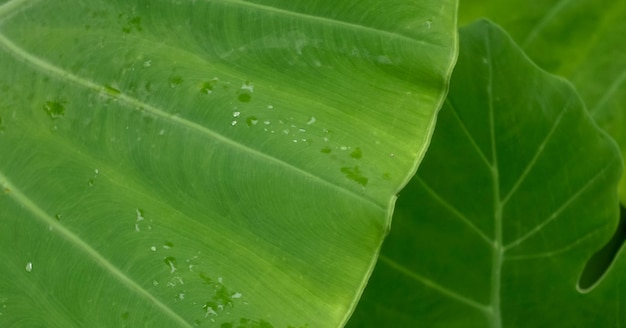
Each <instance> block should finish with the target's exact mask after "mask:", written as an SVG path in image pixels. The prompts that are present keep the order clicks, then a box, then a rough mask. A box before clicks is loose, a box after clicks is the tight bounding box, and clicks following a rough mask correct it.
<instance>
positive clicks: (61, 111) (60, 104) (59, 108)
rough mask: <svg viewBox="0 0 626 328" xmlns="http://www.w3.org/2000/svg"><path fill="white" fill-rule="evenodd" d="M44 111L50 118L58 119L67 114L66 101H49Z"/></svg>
mask: <svg viewBox="0 0 626 328" xmlns="http://www.w3.org/2000/svg"><path fill="white" fill-rule="evenodd" d="M43 109H44V111H45V112H46V114H48V116H50V118H52V119H56V118H59V117H63V116H65V102H64V101H60V100H57V101H47V102H46V104H45V105H44V106H43Z"/></svg>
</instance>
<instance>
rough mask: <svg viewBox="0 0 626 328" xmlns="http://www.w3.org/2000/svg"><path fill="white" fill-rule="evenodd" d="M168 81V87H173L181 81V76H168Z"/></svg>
mask: <svg viewBox="0 0 626 328" xmlns="http://www.w3.org/2000/svg"><path fill="white" fill-rule="evenodd" d="M168 82H169V84H170V88H172V89H174V88H176V87H178V86H179V85H180V84H181V83H183V78H182V77H181V76H172V77H170V78H169V80H168Z"/></svg>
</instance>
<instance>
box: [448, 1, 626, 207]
mask: <svg viewBox="0 0 626 328" xmlns="http://www.w3.org/2000/svg"><path fill="white" fill-rule="evenodd" d="M511 8H515V9H514V10H512V9H511ZM625 15H626V2H624V1H620V0H599V1H596V0H576V1H572V0H549V1H534V2H528V1H517V0H507V1H491V0H470V1H463V2H461V8H460V17H459V20H460V25H464V24H465V23H469V22H471V21H473V20H474V19H477V18H480V17H488V18H489V19H493V20H494V21H495V22H496V23H498V24H500V25H502V27H503V28H504V29H505V30H506V31H507V32H508V33H510V34H511V36H512V37H513V39H515V40H516V41H517V42H518V43H520V45H521V46H522V48H523V49H524V51H525V52H526V53H527V54H528V55H529V56H530V58H531V59H533V61H535V62H536V63H537V64H538V65H539V66H541V67H542V68H544V69H546V70H548V71H549V72H552V73H554V74H557V75H560V76H563V77H566V78H567V79H568V80H570V81H572V83H573V84H574V85H575V86H576V89H577V90H578V91H579V92H580V95H581V97H582V98H583V100H584V101H585V103H586V105H587V108H588V110H589V111H590V113H591V115H592V116H593V118H594V119H595V120H596V122H597V123H598V125H600V127H602V128H603V129H605V130H606V131H607V132H609V134H610V135H611V136H612V137H613V138H614V139H615V140H616V141H617V143H618V144H619V145H620V149H621V151H622V156H623V158H625V159H626V128H625V127H626V56H624V53H626V41H624V40H625V38H624V35H626V21H625V20H624V16H625ZM619 189H620V200H621V203H622V204H626V176H622V179H621V181H620V187H619Z"/></svg>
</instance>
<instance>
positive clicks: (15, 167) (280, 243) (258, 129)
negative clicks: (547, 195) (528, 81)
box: [0, 0, 456, 328]
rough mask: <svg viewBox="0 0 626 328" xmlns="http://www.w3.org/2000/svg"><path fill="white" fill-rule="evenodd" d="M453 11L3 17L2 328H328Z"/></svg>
mask: <svg viewBox="0 0 626 328" xmlns="http://www.w3.org/2000/svg"><path fill="white" fill-rule="evenodd" d="M455 20H456V2H455V1H452V0H450V1H419V2H415V1H387V2H385V3H384V5H383V4H381V3H380V2H376V1H342V2H341V4H337V3H335V2H334V1H309V0H307V1H272V0H266V1H262V0H258V1H234V0H231V1H226V0H218V1H89V2H84V1H69V0H68V1H28V0H13V1H3V2H2V4H1V5H0V71H1V72H2V74H0V90H1V91H0V92H1V94H2V97H0V186H1V189H0V191H1V193H0V247H2V249H4V250H5V251H3V252H0V263H1V264H0V275H1V276H2V277H3V279H1V281H0V314H1V315H0V326H2V327H35V326H46V327H89V326H93V325H98V326H104V327H141V326H147V327H156V326H158V327H192V326H200V327H221V328H228V327H243V328H245V327H263V328H268V327H337V326H341V325H342V324H343V323H344V322H345V321H346V320H347V317H348V316H349V314H350V313H351V311H352V309H353V307H354V306H355V305H354V304H355V303H356V300H357V299H358V297H359V295H360V293H361V291H362V289H363V286H364V282H365V280H366V279H367V278H368V276H369V274H370V272H371V270H372V267H373V263H374V262H375V260H376V255H377V254H378V250H379V247H380V244H381V242H382V238H383V237H384V236H385V234H386V232H387V230H388V226H389V221H390V216H391V211H392V208H393V203H394V201H395V194H396V193H397V192H398V190H399V189H400V188H401V187H402V186H403V185H404V184H405V183H406V181H407V180H408V179H409V177H410V176H411V175H412V174H413V173H414V172H415V170H416V167H417V163H418V162H419V161H420V159H421V157H422V155H423V153H424V150H425V146H426V144H427V142H428V140H429V139H430V134H431V132H432V129H433V126H434V116H435V113H436V111H437V110H438V108H439V107H440V105H441V103H442V102H443V99H444V94H445V91H446V89H447V84H448V79H449V76H450V74H451V70H452V65H453V62H454V61H455V59H456V22H455Z"/></svg>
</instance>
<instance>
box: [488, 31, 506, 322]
mask: <svg viewBox="0 0 626 328" xmlns="http://www.w3.org/2000/svg"><path fill="white" fill-rule="evenodd" d="M484 46H485V56H486V59H487V65H488V67H487V69H488V73H487V74H488V81H487V90H486V92H487V101H488V106H489V108H488V110H489V133H490V137H491V156H492V159H491V166H490V171H491V174H492V182H493V206H494V208H493V212H494V229H493V230H494V238H493V253H492V264H491V301H490V305H491V315H490V322H489V324H490V326H491V327H492V328H499V327H502V315H501V308H500V288H501V274H502V261H503V257H504V249H503V246H502V243H503V238H502V206H503V204H502V198H501V195H500V172H499V169H498V154H497V144H496V132H495V113H494V105H493V99H494V97H493V58H492V56H491V48H490V47H491V39H490V35H489V34H487V36H486V38H485V45H484Z"/></svg>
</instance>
